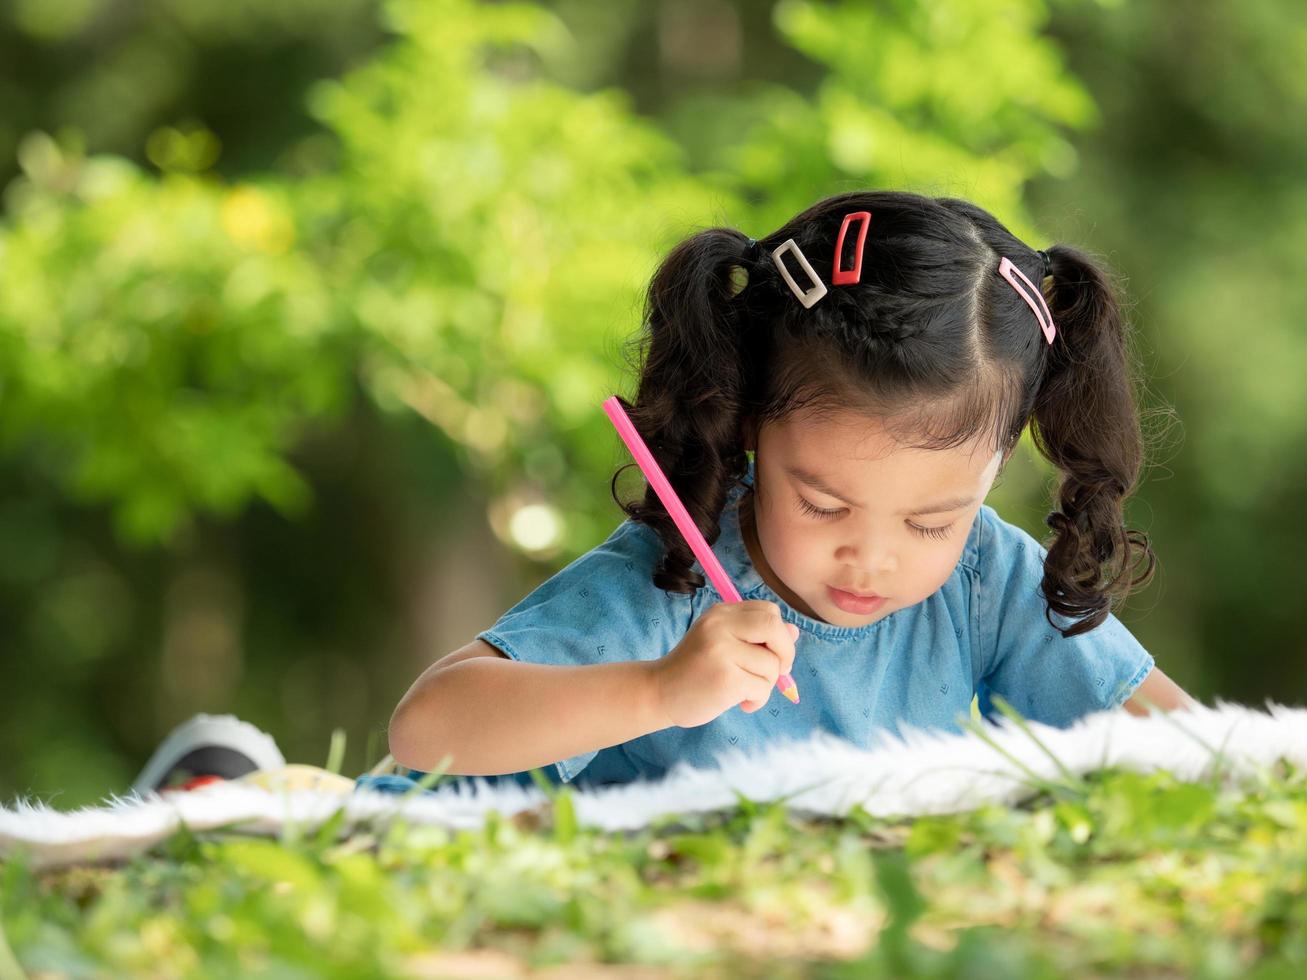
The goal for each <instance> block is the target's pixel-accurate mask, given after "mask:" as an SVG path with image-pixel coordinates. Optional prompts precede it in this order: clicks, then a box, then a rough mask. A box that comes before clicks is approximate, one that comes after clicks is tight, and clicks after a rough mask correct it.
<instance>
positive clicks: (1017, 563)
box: [977, 505, 1154, 728]
mask: <svg viewBox="0 0 1307 980" xmlns="http://www.w3.org/2000/svg"><path fill="white" fill-rule="evenodd" d="M981 513H982V520H984V522H985V524H984V526H983V528H982V533H981V536H980V544H979V553H978V565H979V570H980V596H979V600H980V602H979V606H980V608H979V617H980V641H981V649H982V654H983V657H984V665H985V666H984V670H983V674H982V678H981V682H980V684H979V685H978V689H977V696H978V707H979V709H980V711H981V713H982V714H983V715H985V716H986V717H1001V714H1000V713H999V712H998V710H997V709H996V708H995V707H994V706H993V702H992V701H991V699H990V694H991V693H994V694H999V695H1002V697H1003V698H1004V699H1005V700H1007V701H1008V703H1010V704H1011V705H1012V707H1013V708H1015V709H1016V710H1017V711H1018V712H1020V713H1021V715H1022V717H1024V718H1028V719H1030V720H1032V721H1038V722H1042V723H1044V724H1047V725H1053V726H1056V727H1058V728H1066V727H1069V726H1070V725H1071V724H1072V723H1073V722H1075V721H1076V720H1077V719H1079V718H1081V717H1083V716H1084V715H1086V714H1090V713H1092V712H1095V711H1104V710H1108V709H1111V708H1116V707H1119V706H1120V705H1122V704H1124V703H1125V701H1127V700H1128V699H1129V697H1130V695H1131V694H1133V693H1134V691H1135V689H1136V688H1137V687H1138V686H1139V685H1140V684H1141V683H1143V680H1144V678H1146V677H1147V676H1148V674H1149V672H1150V671H1151V670H1152V669H1153V667H1154V660H1153V657H1152V655H1151V654H1149V653H1148V651H1147V650H1145V649H1144V648H1143V646H1142V645H1141V644H1140V643H1139V641H1138V640H1137V639H1135V637H1134V635H1133V634H1131V632H1130V631H1129V630H1128V629H1126V627H1125V624H1123V623H1122V622H1121V621H1120V620H1119V619H1117V617H1116V616H1115V615H1113V614H1110V613H1109V614H1108V616H1107V618H1106V619H1104V620H1103V622H1102V623H1100V624H1099V625H1098V626H1096V627H1095V628H1094V629H1092V630H1090V631H1089V632H1087V633H1081V634H1079V635H1078V636H1073V637H1070V638H1067V637H1064V636H1063V635H1062V634H1061V633H1060V632H1058V631H1057V630H1055V629H1054V628H1053V626H1052V625H1051V624H1050V623H1049V620H1048V618H1046V615H1045V614H1046V611H1047V608H1048V607H1047V603H1046V600H1045V598H1044V594H1043V591H1042V590H1041V587H1040V583H1041V581H1042V579H1043V575H1044V556H1045V555H1046V554H1047V549H1046V548H1044V547H1043V546H1042V545H1041V544H1040V543H1039V542H1038V541H1036V540H1035V538H1034V537H1032V536H1031V535H1030V534H1029V533H1027V532H1026V531H1024V530H1023V529H1021V528H1019V527H1016V526H1014V525H1012V524H1008V523H1007V522H1006V521H1004V520H1002V518H1000V517H999V516H998V515H997V513H995V512H994V510H993V509H992V508H991V507H989V506H988V505H985V506H984V507H982V509H981ZM1051 617H1052V619H1053V621H1054V622H1056V623H1058V624H1060V625H1061V626H1063V627H1069V626H1070V624H1071V623H1072V620H1071V619H1070V618H1068V617H1064V616H1062V615H1061V614H1059V613H1056V612H1053V613H1052V614H1051Z"/></svg>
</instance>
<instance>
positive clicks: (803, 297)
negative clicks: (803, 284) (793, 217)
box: [771, 238, 826, 309]
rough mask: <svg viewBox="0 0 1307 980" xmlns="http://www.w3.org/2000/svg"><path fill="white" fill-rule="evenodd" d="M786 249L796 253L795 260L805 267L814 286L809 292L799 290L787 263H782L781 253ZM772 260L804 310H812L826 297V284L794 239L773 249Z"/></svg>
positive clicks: (788, 239)
mask: <svg viewBox="0 0 1307 980" xmlns="http://www.w3.org/2000/svg"><path fill="white" fill-rule="evenodd" d="M786 249H789V250H790V251H791V252H793V253H794V258H795V259H796V260H797V261H798V263H799V265H801V266H803V271H804V272H806V273H807V274H808V278H809V279H811V280H812V286H811V287H810V288H809V289H808V290H806V291H805V290H802V289H800V288H799V284H798V283H797V282H795V281H794V277H793V276H791V275H790V270H789V269H787V268H785V263H784V262H782V261H781V253H782V252H784V251H785V250H786ZM771 260H772V262H774V263H775V264H776V268H778V269H780V270H781V275H782V276H783V277H784V278H785V282H786V283H787V284H788V285H789V287H790V292H792V293H793V294H794V295H795V296H797V297H798V298H799V302H800V303H802V304H803V308H804V309H811V308H812V305H813V304H814V303H816V302H817V300H819V299H821V298H822V297H823V296H825V295H826V284H825V283H824V282H822V281H821V280H820V279H818V278H817V272H816V270H814V269H813V267H812V266H811V265H809V264H808V260H807V259H806V258H805V257H804V255H803V253H802V252H800V251H799V246H798V245H797V244H796V243H795V241H794V239H793V238H787V239H786V240H785V241H784V243H783V244H781V245H778V246H777V247H776V248H775V249H773V250H772V253H771Z"/></svg>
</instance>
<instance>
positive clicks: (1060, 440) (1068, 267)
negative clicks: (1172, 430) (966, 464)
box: [1030, 245, 1157, 637]
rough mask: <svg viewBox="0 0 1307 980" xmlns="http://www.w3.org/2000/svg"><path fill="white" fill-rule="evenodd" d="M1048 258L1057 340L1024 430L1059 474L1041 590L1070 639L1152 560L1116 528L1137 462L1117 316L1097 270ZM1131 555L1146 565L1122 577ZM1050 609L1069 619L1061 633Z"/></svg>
mask: <svg viewBox="0 0 1307 980" xmlns="http://www.w3.org/2000/svg"><path fill="white" fill-rule="evenodd" d="M1049 255H1050V258H1051V272H1050V275H1051V276H1052V288H1051V289H1046V291H1045V297H1046V298H1047V300H1048V304H1049V308H1050V310H1051V311H1052V314H1053V321H1054V322H1055V323H1056V324H1057V336H1056V339H1055V340H1054V342H1053V344H1052V345H1051V346H1050V347H1049V348H1048V351H1047V354H1048V360H1047V363H1046V366H1045V372H1044V377H1043V380H1042V382H1041V383H1040V385H1039V388H1038V391H1037V394H1036V397H1035V403H1034V409H1033V412H1032V420H1031V425H1030V433H1031V438H1032V439H1033V441H1034V443H1035V445H1036V446H1037V447H1038V448H1039V451H1040V452H1041V453H1043V454H1044V455H1045V456H1046V457H1048V459H1049V460H1051V461H1052V462H1053V464H1054V465H1055V466H1057V468H1058V470H1059V471H1060V474H1061V476H1060V479H1059V484H1058V488H1057V492H1056V503H1057V509H1056V510H1054V511H1053V512H1052V513H1051V514H1049V515H1048V517H1047V518H1046V519H1045V523H1046V524H1048V526H1049V527H1051V528H1053V530H1054V531H1055V532H1056V535H1055V538H1054V540H1053V542H1052V544H1051V545H1050V546H1049V547H1048V555H1047V558H1046V559H1045V562H1044V578H1043V583H1042V588H1043V592H1044V596H1045V598H1046V599H1047V601H1048V605H1049V610H1048V612H1047V613H1046V614H1045V615H1046V616H1047V618H1048V621H1049V623H1050V624H1052V625H1053V626H1054V628H1056V629H1058V630H1059V631H1060V632H1062V634H1063V636H1066V637H1071V636H1075V635H1077V634H1080V633H1086V632H1088V631H1089V630H1091V629H1093V628H1094V627H1096V626H1098V625H1099V624H1100V623H1102V622H1103V620H1104V619H1106V618H1107V616H1108V613H1109V612H1110V611H1111V600H1112V599H1113V598H1118V597H1119V598H1120V599H1121V600H1124V599H1125V598H1126V597H1127V596H1128V595H1129V594H1130V592H1132V591H1133V590H1134V589H1136V588H1137V587H1140V586H1143V585H1146V584H1147V583H1148V582H1149V581H1150V580H1151V579H1152V576H1153V571H1154V568H1155V566H1156V561H1157V558H1156V555H1155V554H1154V553H1153V550H1152V547H1151V546H1150V544H1149V540H1148V535H1147V534H1146V533H1144V532H1142V531H1139V530H1131V529H1128V528H1126V526H1125V519H1124V505H1125V500H1126V498H1127V497H1128V496H1129V495H1130V494H1131V493H1133V492H1134V490H1135V488H1136V485H1137V482H1138V478H1139V472H1140V467H1141V464H1142V461H1143V437H1142V433H1141V428H1140V418H1139V411H1138V407H1137V403H1136V399H1135V391H1134V384H1133V375H1132V373H1131V367H1132V364H1131V355H1130V351H1129V347H1128V344H1127V336H1126V324H1125V321H1124V317H1123V316H1122V312H1121V309H1120V306H1119V304H1118V301H1117V299H1116V296H1115V294H1114V291H1113V289H1112V287H1111V284H1110V282H1109V281H1108V279H1107V277H1106V275H1105V274H1104V272H1103V271H1102V270H1101V269H1100V268H1099V267H1098V266H1097V265H1096V264H1095V263H1094V262H1092V261H1091V260H1090V259H1089V258H1088V257H1087V256H1086V255H1085V254H1084V253H1082V252H1080V251H1079V250H1077V249H1074V248H1070V247H1068V246H1065V245H1059V246H1055V247H1054V248H1052V249H1050V250H1049ZM1141 561H1142V562H1145V563H1146V566H1147V567H1146V568H1144V570H1143V571H1142V572H1141V573H1140V574H1139V575H1138V576H1137V577H1133V578H1132V577H1130V575H1129V572H1130V570H1131V569H1132V568H1134V567H1135V566H1136V565H1137V564H1139V563H1140V562H1141ZM1104 566H1106V571H1107V575H1106V577H1105V576H1104ZM1054 610H1056V611H1057V612H1058V613H1060V614H1062V615H1063V616H1066V617H1070V618H1073V619H1076V618H1079V622H1076V623H1075V624H1073V625H1072V626H1071V627H1069V628H1067V629H1062V628H1061V627H1060V626H1058V624H1057V623H1055V622H1054V621H1053V619H1052V615H1051V614H1052V612H1053V611H1054Z"/></svg>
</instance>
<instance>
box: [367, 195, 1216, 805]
mask: <svg viewBox="0 0 1307 980" xmlns="http://www.w3.org/2000/svg"><path fill="white" fill-rule="evenodd" d="M1036 284H1041V285H1036ZM1041 290H1042V291H1041ZM645 326H646V333H645V334H644V335H643V338H642V345H641V360H642V364H641V372H640V378H639V387H638V391H637V393H636V397H635V401H634V404H631V403H628V402H625V401H623V403H622V404H623V406H624V407H625V408H626V410H627V413H628V414H629V416H630V418H631V420H632V422H633V424H634V425H635V427H636V429H637V430H638V431H639V432H640V434H641V436H642V437H643V438H644V440H645V442H646V443H647V444H648V445H649V446H650V449H651V451H652V452H653V453H654V455H655V457H656V458H657V460H658V462H659V465H660V466H661V467H662V469H663V471H664V473H665V474H666V475H667V477H668V479H669V481H670V482H671V484H672V485H673V487H674V488H675V490H676V492H677V494H678V495H679V496H680V497H681V500H682V501H683V502H684V504H685V505H686V508H687V509H688V511H689V513H690V515H691V517H692V518H693V519H694V521H695V523H696V525H697V526H698V527H699V529H700V530H701V531H702V532H703V534H704V537H705V538H706V539H707V541H708V542H709V543H710V544H711V545H712V547H713V551H714V553H715V554H716V555H717V556H718V558H719V559H720V560H721V562H722V565H723V567H724V568H725V569H726V571H727V573H728V574H729V575H730V577H731V579H732V581H733V582H734V583H735V585H736V587H737V588H738V590H739V592H740V595H741V597H742V599H743V601H742V602H740V603H729V604H728V603H723V602H722V597H721V596H720V595H719V594H718V592H717V591H716V589H715V588H713V586H712V585H711V584H710V583H708V582H707V581H706V579H705V577H704V576H703V574H702V569H701V568H700V567H699V565H698V562H697V561H696V560H695V558H694V556H693V553H692V552H691V550H690V548H689V547H688V545H687V544H686V543H685V541H684V539H683V538H682V537H681V535H680V533H679V531H678V530H677V529H676V527H675V524H674V523H673V521H672V520H671V518H670V517H669V516H668V514H667V512H666V510H665V509H664V508H663V506H662V504H661V502H660V501H659V500H658V498H657V496H656V494H655V493H654V491H653V489H652V488H651V487H647V486H646V488H645V491H644V494H643V498H642V499H641V500H638V501H635V502H629V503H622V502H621V501H619V505H620V506H621V507H622V508H623V510H624V512H625V513H626V514H627V516H628V519H627V520H625V521H623V522H622V523H621V524H620V525H618V526H617V528H616V530H614V531H613V533H612V534H611V535H610V536H609V538H608V539H607V540H606V541H604V542H603V543H602V544H600V545H599V546H598V547H596V548H594V549H593V550H592V551H590V552H588V553H586V554H584V555H582V556H581V557H580V558H578V559H577V560H575V561H574V562H572V563H571V564H570V565H568V566H567V567H566V568H564V569H563V570H562V571H560V572H558V573H557V574H556V575H554V576H553V577H552V578H550V579H549V580H548V581H546V582H544V583H543V584H541V585H540V586H539V587H538V588H536V589H535V590H534V591H533V592H531V593H530V594H529V595H527V596H526V597H525V598H523V599H522V600H521V601H520V602H518V603H517V605H515V606H513V607H512V608H511V609H509V610H508V611H507V612H506V613H504V614H503V615H502V616H501V617H500V618H499V620H498V621H497V622H496V623H495V624H494V625H493V626H491V627H490V628H489V629H487V630H485V631H483V632H481V633H480V634H478V636H477V638H476V639H475V640H474V641H473V642H472V643H470V644H469V645H468V646H466V647H464V648H463V649H461V650H458V651H456V652H454V653H452V654H450V655H448V656H446V657H444V658H443V659H441V660H439V661H438V662H436V663H435V664H433V665H432V666H431V667H429V668H428V669H427V670H426V671H425V672H424V673H423V674H422V675H421V676H420V677H418V679H417V680H416V681H415V682H414V684H413V685H412V687H411V688H410V690H409V691H408V693H407V694H406V695H405V696H404V698H403V699H402V700H401V701H400V703H399V705H398V706H397V707H396V709H395V712H394V716H393V718H392V720H391V725H390V747H391V752H392V754H393V756H394V757H395V759H396V761H397V762H398V763H399V764H400V765H403V766H407V767H411V768H412V769H415V770H420V771H422V770H429V769H431V768H433V767H436V766H437V765H438V764H439V763H440V762H441V760H442V758H445V757H449V759H450V760H451V761H450V764H449V766H448V768H447V770H446V771H447V772H449V773H453V774H475V775H484V776H489V775H501V774H502V775H507V776H509V777H510V778H515V779H518V780H519V781H524V782H525V781H526V780H525V778H524V777H527V776H529V770H530V769H532V768H536V767H546V772H547V773H548V774H549V776H550V778H551V779H553V780H554V781H555V782H558V781H563V782H572V781H575V782H576V783H578V784H588V783H613V782H619V783H620V782H626V781H630V780H634V779H637V778H640V777H658V776H661V775H663V774H664V773H666V772H667V771H668V770H669V768H671V767H672V766H674V765H675V764H676V763H678V762H688V763H690V764H693V765H696V766H710V765H712V764H713V762H714V758H715V756H716V755H717V754H718V753H719V752H721V751H722V750H726V749H732V748H740V749H745V750H749V749H754V748H756V747H758V746H761V745H763V744H765V743H768V742H771V741H774V740H776V739H781V738H802V737H804V736H806V735H808V734H810V733H812V732H814V731H816V730H818V729H824V730H826V731H829V732H833V733H835V734H837V735H840V736H843V737H844V738H847V739H849V740H851V741H853V742H855V743H857V744H860V745H868V744H870V743H871V742H872V741H873V740H874V739H875V737H876V736H877V733H878V732H881V731H883V730H888V731H891V732H896V733H898V732H901V731H902V726H905V725H913V726H917V727H919V728H939V729H947V730H953V731H958V730H960V727H961V726H960V724H959V722H960V721H961V719H963V718H966V717H967V716H969V714H970V703H971V700H972V696H973V694H975V695H978V703H979V708H980V710H981V712H982V714H984V715H985V716H986V717H990V716H993V715H994V714H995V713H996V712H995V709H994V708H993V706H992V703H991V701H990V696H991V695H992V694H1000V695H1002V697H1004V698H1005V699H1006V700H1007V701H1008V702H1010V703H1011V704H1012V705H1013V706H1014V707H1015V708H1016V709H1017V710H1018V711H1019V712H1021V714H1023V715H1024V716H1025V717H1027V718H1030V719H1033V720H1036V721H1040V722H1044V723H1047V724H1052V725H1056V726H1059V727H1065V726H1068V725H1069V724H1071V723H1072V722H1073V721H1075V720H1076V719H1077V718H1079V717H1081V716H1082V715H1084V714H1086V713H1088V712H1093V711H1100V710H1104V709H1111V708H1116V707H1118V706H1122V705H1123V704H1124V705H1125V706H1126V708H1127V709H1128V710H1131V711H1132V712H1134V713H1136V714H1143V713H1146V710H1147V709H1146V708H1145V707H1144V706H1143V705H1142V703H1141V701H1142V699H1140V698H1136V697H1134V696H1135V695H1143V697H1144V698H1147V699H1148V701H1151V702H1152V703H1153V704H1156V705H1158V706H1159V707H1161V708H1163V709H1168V710H1169V709H1171V708H1176V707H1185V706H1187V705H1189V704H1192V703H1193V702H1192V701H1191V699H1189V697H1188V695H1186V694H1185V693H1184V692H1183V691H1182V690H1181V689H1180V688H1179V687H1177V686H1176V685H1175V684H1174V683H1173V682H1172V681H1170V680H1169V679H1168V678H1167V677H1166V676H1165V675H1164V674H1163V673H1162V672H1161V671H1160V670H1158V669H1157V668H1156V666H1155V665H1154V661H1153V658H1152V656H1150V655H1149V653H1148V652H1147V651H1146V650H1145V649H1144V648H1143V647H1142V646H1141V645H1140V644H1139V642H1138V641H1137V640H1136V639H1135V638H1134V637H1133V636H1132V635H1131V634H1130V632H1129V631H1128V630H1127V629H1126V628H1125V626H1124V625H1122V623H1121V622H1120V621H1119V620H1118V619H1117V618H1116V616H1115V615H1113V614H1112V612H1111V609H1112V604H1113V601H1114V600H1115V601H1119V600H1121V599H1124V598H1125V597H1126V596H1127V595H1128V594H1129V593H1130V592H1131V591H1132V590H1134V589H1135V588H1137V587H1139V586H1142V585H1144V584H1146V583H1147V582H1148V581H1149V580H1150V579H1151V576H1152V573H1153V570H1154V563H1155V560H1156V559H1155V556H1154V555H1153V552H1152V550H1151V547H1150V545H1149V542H1148V537H1147V535H1146V534H1144V533H1142V532H1140V531H1137V530H1130V529H1127V528H1126V526H1125V524H1124V519H1123V506H1124V503H1125V500H1126V498H1127V497H1128V496H1129V495H1130V494H1131V493H1132V492H1133V491H1134V490H1135V487H1136V480H1137V477H1138V474H1139V471H1140V467H1141V461H1142V460H1141V456H1142V438H1141V429H1140V420H1139V414H1138V410H1137V407H1136V401H1135V392H1134V384H1133V378H1132V375H1131V366H1132V365H1131V360H1130V357H1129V350H1128V338H1127V333H1126V331H1127V326H1126V323H1125V321H1124V318H1123V317H1122V314H1121V311H1120V307H1119V305H1118V301H1117V299H1116V298H1115V296H1114V295H1113V291H1112V289H1111V287H1110V285H1109V279H1108V273H1107V271H1106V270H1104V269H1103V268H1102V267H1100V266H1099V265H1097V264H1095V263H1094V262H1093V261H1091V259H1090V258H1089V257H1088V256H1087V255H1086V254H1085V253H1083V252H1081V251H1079V250H1077V249H1075V248H1072V247H1069V246H1065V245H1058V246H1055V247H1054V248H1052V249H1050V250H1049V251H1048V252H1047V253H1045V252H1037V251H1034V250H1032V249H1030V248H1028V247H1027V246H1026V245H1024V244H1023V243H1021V242H1020V241H1018V240H1017V239H1016V238H1014V237H1013V236H1012V234H1011V233H1010V232H1009V231H1008V230H1007V228H1005V227H1004V226H1003V225H1002V224H1001V223H1000V222H999V221H998V220H997V219H995V218H994V217H993V216H992V215H991V214H989V213H988V212H986V211H985V210H983V209H981V208H979V207H977V206H976V205H974V204H970V203H968V202H966V201H963V200H958V199H955V198H930V197H923V196H920V195H917V194H911V193H901V192H893V191H883V192H857V193H846V194H839V195H835V196H833V197H829V198H827V199H825V200H823V201H820V202H818V203H817V204H815V205H813V206H812V207H810V208H808V209H807V210H806V211H804V212H803V213H802V214H799V215H798V216H797V217H795V218H793V219H792V220H791V221H789V222H788V223H787V224H786V225H785V226H784V227H782V228H780V229H778V230H777V231H776V232H774V233H772V234H770V235H768V236H766V238H764V239H762V240H761V241H754V240H753V239H751V238H749V237H748V236H746V235H744V234H743V233H741V232H738V231H735V230H732V229H727V228H711V229H708V230H706V231H702V232H700V233H698V234H695V235H693V236H691V237H690V238H688V239H686V240H685V241H683V242H681V243H680V244H679V245H677V246H676V247H675V248H674V249H673V250H672V251H671V253H670V254H669V255H668V256H667V258H666V260H665V261H664V262H663V264H662V266H661V267H660V268H659V269H658V271H657V273H656V274H655V276H654V278H653V281H652V284H651V285H650V288H649V292H648V297H647V309H646V323H645ZM596 411H598V406H597V405H596ZM1027 423H1030V432H1031V438H1032V441H1033V442H1034V444H1035V445H1036V446H1037V447H1038V448H1039V450H1040V452H1042V453H1043V454H1044V455H1045V456H1046V457H1047V458H1048V459H1049V460H1051V461H1052V462H1053V464H1054V465H1055V466H1056V467H1057V469H1058V471H1059V481H1058V487H1057V493H1056V501H1055V504H1056V506H1055V507H1054V509H1053V511H1052V513H1050V514H1049V515H1048V517H1047V519H1046V523H1047V524H1048V525H1049V527H1051V528H1052V529H1053V534H1052V541H1051V543H1050V544H1049V546H1048V548H1047V550H1045V548H1044V547H1042V546H1041V545H1040V544H1039V542H1037V541H1036V540H1035V539H1034V538H1033V537H1031V536H1030V535H1029V534H1027V533H1026V532H1025V531H1023V530H1022V529H1020V528H1018V527H1016V526H1014V525H1012V524H1009V523H1007V522H1005V521H1004V520H1003V519H1002V518H1001V517H999V515H998V514H997V513H996V512H995V511H994V510H993V509H992V508H991V507H989V506H988V505H986V504H984V503H983V501H984V499H985V497H986V495H987V494H988V492H989V490H990V488H991V487H992V486H993V484H994V481H995V479H996V478H997V477H998V476H999V475H1000V474H1001V473H1002V471H1003V467H1004V465H1005V464H1006V462H1007V460H1008V459H1009V458H1010V456H1011V454H1012V452H1013V450H1014V449H1015V447H1016V445H1017V442H1018V439H1019V438H1020V436H1021V433H1022V431H1023V430H1024V429H1025V428H1026V425H1027ZM628 465H634V464H628ZM619 472H620V471H619ZM615 484H616V476H615V477H614V487H615ZM614 496H616V491H615V490H614ZM1141 562H1142V563H1145V564H1146V567H1145V568H1144V570H1143V571H1142V573H1141V574H1140V575H1138V576H1137V577H1132V576H1131V570H1132V569H1134V568H1135V567H1136V566H1137V565H1138V564H1140V563H1141ZM782 672H790V673H792V675H793V677H794V679H795V681H796V682H797V685H798V688H799V692H800V701H799V703H798V704H792V703H790V702H789V701H787V700H786V699H784V698H781V697H771V696H770V695H771V693H772V690H773V687H774V686H775V684H776V681H777V678H778V676H779V675H780V674H781V673H782ZM365 778H366V777H365Z"/></svg>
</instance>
